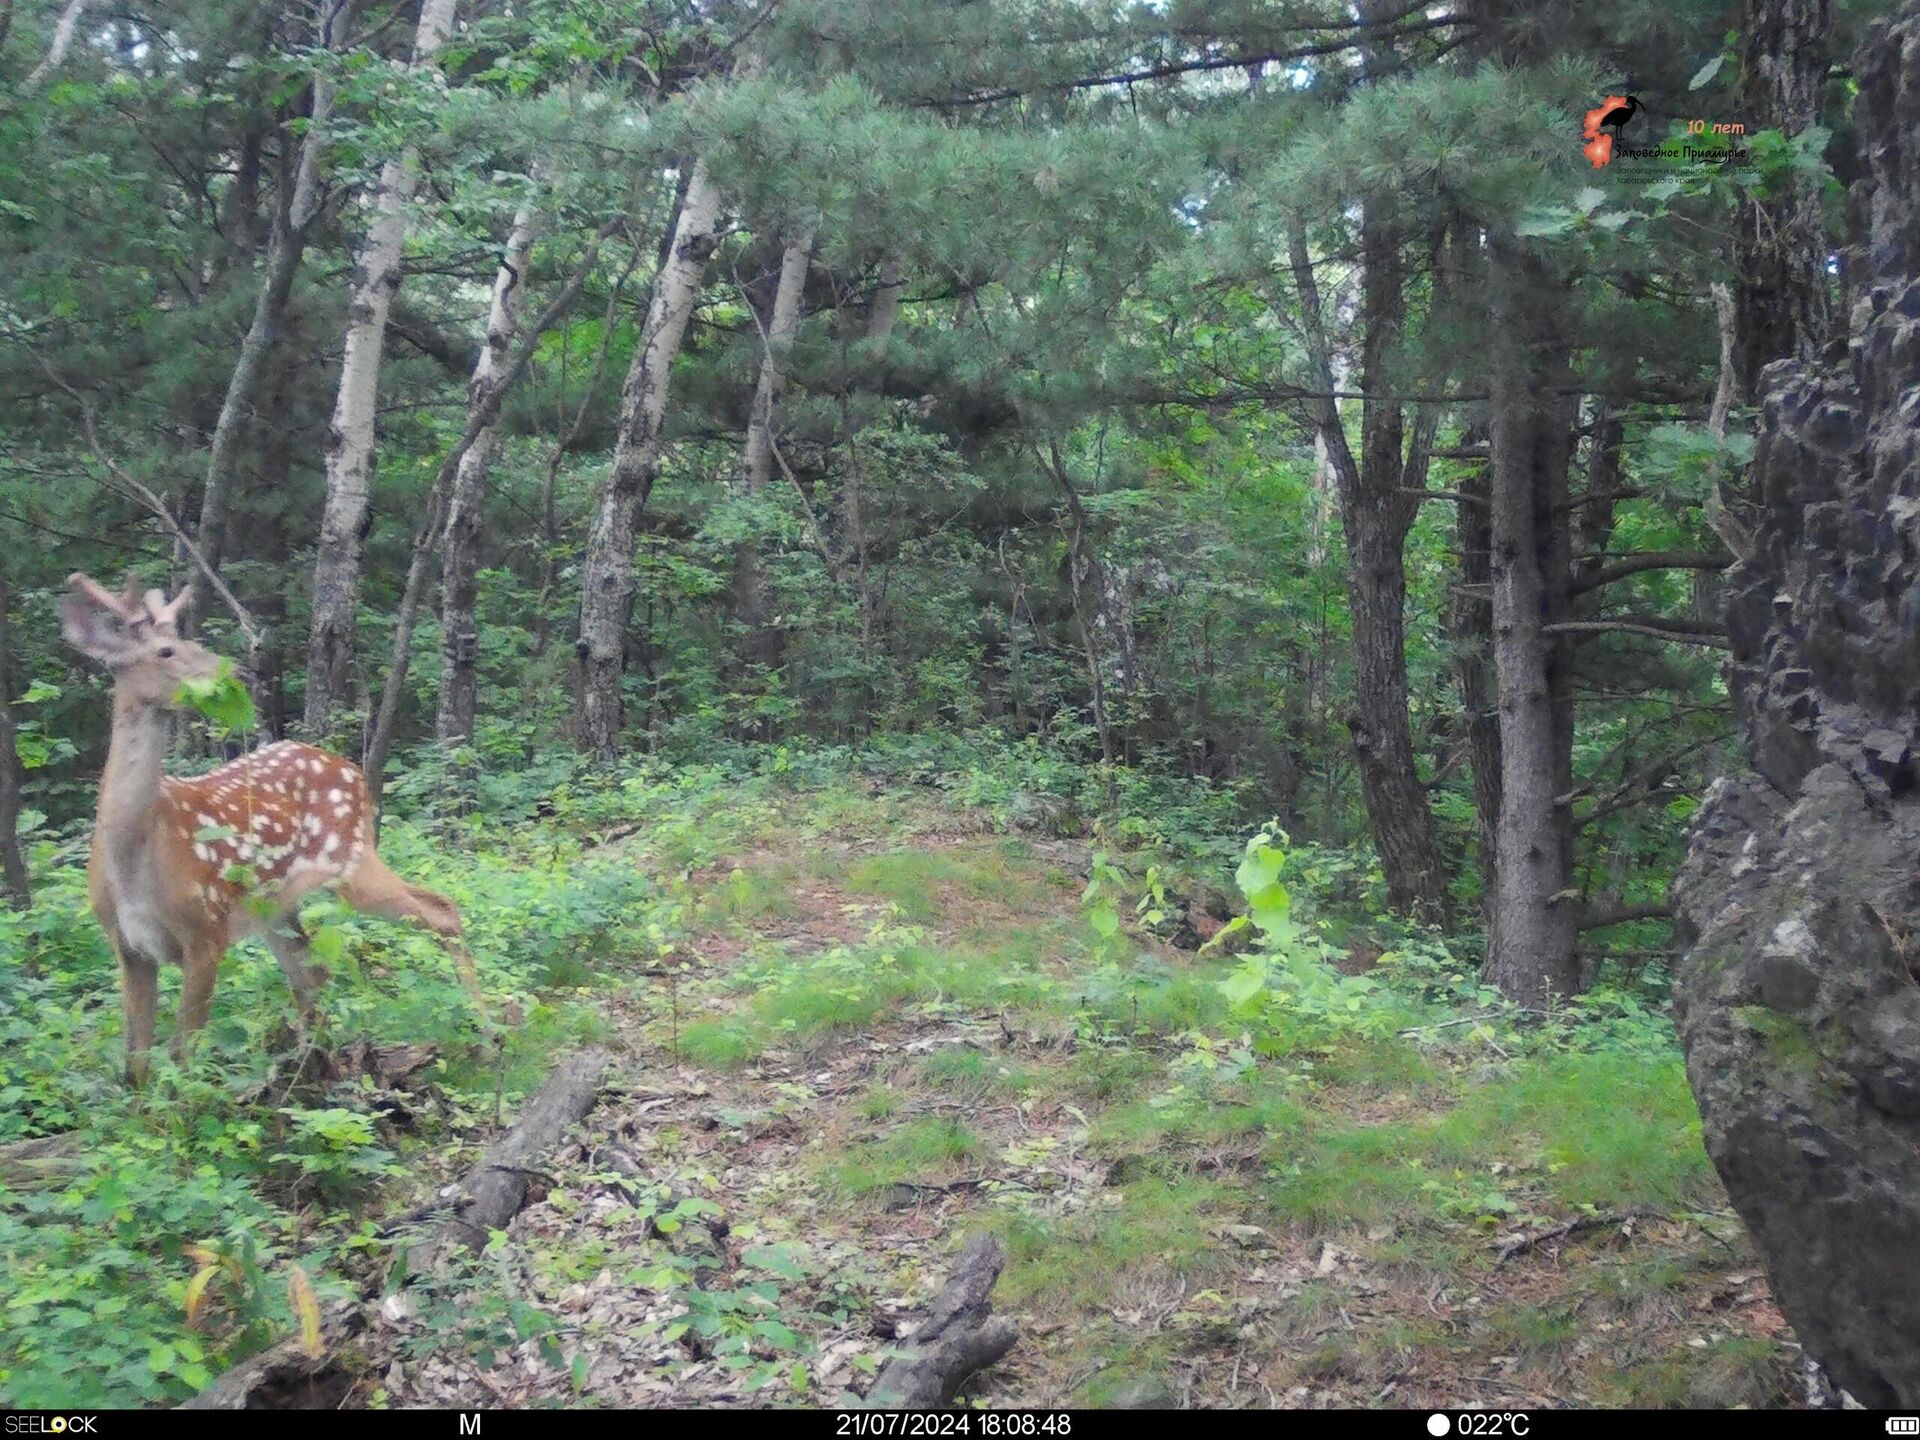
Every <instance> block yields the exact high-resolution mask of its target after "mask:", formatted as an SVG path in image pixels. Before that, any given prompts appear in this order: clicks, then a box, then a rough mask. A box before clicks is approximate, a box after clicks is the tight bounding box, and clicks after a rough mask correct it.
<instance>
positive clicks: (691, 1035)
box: [680, 1020, 766, 1070]
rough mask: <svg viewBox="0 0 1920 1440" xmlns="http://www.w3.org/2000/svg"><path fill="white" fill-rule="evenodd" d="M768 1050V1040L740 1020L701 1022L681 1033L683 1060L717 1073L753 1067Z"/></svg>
mask: <svg viewBox="0 0 1920 1440" xmlns="http://www.w3.org/2000/svg"><path fill="white" fill-rule="evenodd" d="M765 1049H766V1042H765V1040H764V1038H763V1037H762V1036H761V1035H760V1034H759V1033H758V1032H757V1031H756V1030H754V1029H753V1028H752V1027H751V1026H749V1025H746V1024H744V1023H742V1022H740V1021H738V1020H697V1021H695V1022H694V1023H693V1024H691V1025H688V1026H686V1027H685V1028H683V1029H682V1030H681V1031H680V1055H681V1058H682V1059H684V1060H687V1061H690V1062H691V1063H693V1064H695V1065H708V1066H712V1067H713V1068H714V1069H717V1070H726V1069H731V1068H733V1067H734V1066H737V1065H747V1064H750V1063H752V1062H753V1061H755V1060H758V1059H759V1058H760V1056H761V1054H762V1052H763V1051H765Z"/></svg>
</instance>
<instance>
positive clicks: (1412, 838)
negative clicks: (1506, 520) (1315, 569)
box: [1289, 201, 1447, 920]
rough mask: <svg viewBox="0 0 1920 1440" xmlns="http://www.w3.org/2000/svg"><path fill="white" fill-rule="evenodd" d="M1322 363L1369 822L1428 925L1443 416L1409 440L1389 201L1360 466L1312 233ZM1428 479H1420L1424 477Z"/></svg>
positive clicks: (1371, 279)
mask: <svg viewBox="0 0 1920 1440" xmlns="http://www.w3.org/2000/svg"><path fill="white" fill-rule="evenodd" d="M1289 248H1290V256H1291V263H1292V267H1293V274H1294V283H1295V286H1296V287H1297V289H1298V291H1299V294H1300V302H1301V309H1302V311H1303V318H1304V320H1305V330H1306V333H1307V348H1308V352H1309V359H1310V362H1311V364H1312V367H1313V371H1312V376H1311V380H1312V383H1313V384H1314V386H1315V387H1316V388H1317V389H1318V390H1319V391H1321V392H1323V393H1322V394H1321V395H1319V396H1317V397H1316V398H1315V399H1313V400H1312V401H1310V402H1309V409H1310V411H1311V414H1312V416H1313V419H1314V423H1315V428H1316V431H1317V433H1318V435H1319V438H1320V440H1321V441H1322V442H1323V446H1324V450H1325V453H1326V455H1327V457H1328V459H1329V461H1330V462H1331V464H1332V468H1333V474H1334V479H1335V482H1336V485H1337V487H1338V490H1339V493H1340V509H1341V521H1342V525H1343V527H1344V529H1345V532H1346V542H1347V572H1346V581H1347V599H1348V607H1349V611H1350V613H1351V615H1352V620H1353V651H1354V708H1353V712H1352V713H1351V714H1350V715H1349V716H1348V719H1347V725H1348V729H1349V730H1350V731H1351V732H1352V736H1353V747H1354V754H1355V756H1356V758H1357V759H1358V761H1359V768H1360V785H1361V794H1362V798H1363V799H1364V801H1365V803H1366V809H1367V821H1368V828H1369V829H1370V831H1371V832H1372V835H1373V840H1374V845H1375V847H1376V848H1377V849H1378V850H1379V852H1380V867H1381V869H1382V871H1383V872H1384V873H1385V874H1386V877H1387V890H1388V893H1389V895H1390V896H1391V898H1392V903H1393V906H1394V908H1395V909H1396V910H1398V911H1400V912H1401V913H1403V914H1408V915H1413V916H1417V917H1419V918H1423V919H1428V920H1438V919H1440V918H1442V917H1443V916H1444V914H1445V911H1446V901H1447V876H1446V866H1445V863H1444V862H1443V861H1442V859H1441V857H1440V850H1439V846H1438V844H1437V842H1436V841H1435V839H1434V835H1433V822H1432V817H1431V814H1430V812H1429V810H1428V806H1427V790H1426V786H1425V785H1423V784H1422V783H1421V781H1420V774H1419V770H1418V768H1417V766H1416V765H1415V762H1414V753H1413V736H1412V733H1411V730H1410V729H1409V726H1408V723H1407V706H1408V692H1407V656H1406V598H1407V572H1406V540H1407V532H1408V531H1409V530H1410V529H1411V528H1412V525H1413V521H1414V517H1415V516H1416V515H1417V514H1418V513H1419V497H1418V496H1417V495H1415V494H1412V493H1410V492H1412V491H1415V490H1418V489H1421V488H1424V486H1425V483H1426V472H1427V458H1428V455H1429V454H1430V452H1431V448H1432V442H1433V433H1434V423H1435V418H1436V417H1435V415H1434V413H1433V412H1432V411H1431V410H1430V409H1423V410H1422V412H1421V414H1420V417H1419V419H1418V420H1417V422H1416V424H1415V427H1414V435H1413V439H1412V443H1411V445H1410V446H1409V444H1408V441H1407V435H1406V424H1405V417H1404V415H1403V413H1402V409H1401V402H1400V401H1399V400H1398V399H1397V398H1394V397H1393V395H1392V393H1391V392H1392V390H1393V389H1394V387H1395V385H1396V384H1397V383H1398V380H1397V377H1395V376H1393V375H1392V374H1390V373H1389V372H1390V371H1391V370H1392V368H1393V365H1394V362H1395V360H1396V359H1397V358H1398V356H1399V354H1400V350H1401V344H1400V331H1401V327H1402V325H1403V323H1404V321H1405V313H1406V312H1405V304H1406V301H1405V294H1404V288H1403V287H1404V275H1403V273H1402V266H1401V263H1400V255H1399V245H1398V239H1397V236H1396V235H1395V232H1394V228H1393V225H1392V222H1391V219H1390V217H1389V216H1388V215H1387V214H1386V208H1385V204H1384V202H1380V201H1373V202H1369V204H1368V207H1367V211H1366V214H1365V216H1364V218H1363V220H1362V222H1361V251H1362V257H1363V264H1364V266H1365V272H1364V274H1363V275H1362V278H1361V301H1360V309H1361V323H1362V325H1363V326H1364V327H1365V342H1364V347H1363V349H1362V353H1361V389H1362V390H1363V391H1364V392H1365V393H1366V395H1367V397H1368V398H1367V400H1366V404H1365V409H1364V410H1363V411H1362V416H1361V449H1360V458H1359V460H1358V462H1356V461H1355V459H1354V456H1353V452H1352V450H1351V448H1350V447H1349V445H1348V443H1347V436H1346V430H1345V428H1344V427H1343V425H1342V423H1341V418H1340V410H1339V407H1338V406H1337V405H1336V404H1335V403H1334V398H1333V393H1332V392H1333V390H1334V379H1333V371H1334V356H1333V345H1332V341H1331V337H1330V335H1329V332H1328V329H1327V326H1326V317H1325V313H1324V311H1323V309H1322V306H1321V302H1320V292H1319V286H1318V283H1317V282H1316V281H1315V279H1314V275H1313V264H1312V259H1311V257H1310V255H1309V253H1308V251H1307V242H1306V236H1305V233H1304V231H1302V230H1301V229H1299V228H1298V227H1296V228H1295V229H1294V231H1293V233H1292V236H1291V238H1290V241H1289ZM1415 481H1417V482H1418V483H1417V484H1416V483H1414V482H1415Z"/></svg>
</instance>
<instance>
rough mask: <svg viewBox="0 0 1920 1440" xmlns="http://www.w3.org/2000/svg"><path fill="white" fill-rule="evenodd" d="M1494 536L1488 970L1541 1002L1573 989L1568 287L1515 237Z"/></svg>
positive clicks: (1499, 394)
mask: <svg viewBox="0 0 1920 1440" xmlns="http://www.w3.org/2000/svg"><path fill="white" fill-rule="evenodd" d="M1493 258H1494V270H1495V276H1494V281H1493V284H1494V336H1495V338H1494V352H1493V373H1492V376H1491V386H1490V392H1491V402H1492V412H1493V416H1492V430H1493V435H1492V451H1493V457H1492V466H1491V476H1490V485H1491V490H1490V495H1489V500H1490V505H1489V532H1490V533H1489V540H1490V550H1491V555H1490V557H1489V559H1490V568H1491V572H1492V584H1493V667H1494V674H1495V678H1496V683H1497V686H1498V696H1499V700H1498V707H1499V716H1500V813H1499V822H1498V825H1497V826H1496V830H1495V837H1494V846H1495V851H1496V854H1497V856H1498V865H1497V868H1496V869H1495V872H1494V893H1493V905H1492V936H1491V939H1490V943H1489V945H1488V952H1487V967H1486V973H1487V978H1488V980H1489V981H1491V982H1492V983H1493V984H1495V985H1497V986H1498V987H1499V988H1500V990H1501V991H1502V992H1503V993H1504V994H1506V995H1507V996H1508V997H1509V998H1510V999H1513V1000H1515V1001H1518V1002H1519V1003H1521V1004H1523V1005H1540V1004H1543V1003H1545V1002H1546V1001H1547V1000H1548V999H1550V998H1551V997H1553V996H1556V995H1559V996H1566V995H1571V994H1574V993H1575V992H1576V991H1577V990H1578V989H1579V983H1580V975H1579V968H1578V963H1577V961H1576V958H1575V954H1574V941H1575V939H1576V936H1577V933H1578V931H1577V914H1578V907H1577V906H1576V905H1575V904H1574V903H1573V900H1574V896H1573V895H1572V893H1571V891H1572V883H1573V827H1572V824H1571V814H1572V812H1571V810H1570V808H1569V807H1568V806H1567V805H1566V804H1565V803H1560V802H1557V798H1556V797H1559V796H1562V795H1564V794H1566V793H1567V791H1568V790H1570V789H1571V788H1572V783H1571V782H1572V740H1573V736H1572V725H1571V721H1572V688H1571V684H1570V659H1571V655H1570V646H1569V644H1568V642H1567V641H1566V640H1565V639H1564V638H1556V637H1555V636H1552V635H1549V634H1548V633H1546V631H1545V628H1544V627H1545V626H1547V625H1548V624H1551V623H1553V622H1554V621H1556V620H1558V619H1560V618H1561V617H1562V616H1563V615H1564V613H1565V609H1566V604H1567V590H1568V561H1569V555H1568V540H1567V523H1568V519H1567V517H1568V509H1567V504H1566V500H1567V466H1568V463H1569V461H1570V460H1571V458H1572V456H1571V447H1570V438H1571V433H1572V416H1571V414H1570V413H1569V405H1568V401H1567V399H1566V395H1567V391H1568V386H1569V374H1568V363H1567V361H1568V348H1567V342H1566V340H1565V339H1564V338H1563V337H1562V335H1561V333H1560V329H1559V325H1558V323H1557V317H1556V316H1555V314H1554V311H1553V306H1554V305H1555V304H1556V303H1558V296H1559V294H1560V287H1559V286H1557V285H1555V284H1554V281H1553V277H1552V276H1551V275H1549V274H1548V273H1547V270H1546V267H1545V266H1544V265H1542V264H1541V263H1540V262H1539V261H1538V260H1537V259H1536V258H1535V257H1534V256H1532V255H1531V254H1529V253H1528V252H1527V251H1526V250H1524V249H1523V248H1522V247H1520V246H1519V245H1516V244H1512V243H1507V242H1496V245H1495V250H1494V257H1493Z"/></svg>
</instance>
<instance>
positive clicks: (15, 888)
mask: <svg viewBox="0 0 1920 1440" xmlns="http://www.w3.org/2000/svg"><path fill="white" fill-rule="evenodd" d="M12 600H13V597H12V595H11V594H10V593H9V591H8V589H7V577H6V576H5V575H0V882H4V887H5V893H6V894H8V895H10V896H12V897H13V900H14V903H15V904H17V905H19V906H20V908H21V909H23V910H24V909H25V908H26V907H27V906H28V905H29V904H31V903H32V901H33V891H32V888H31V886H30V885H29V884H28V881H27V862H26V857H25V856H24V855H22V854H21V853H20V757H19V755H18V754H17V753H16V751H15V749H14V732H13V671H12V669H11V668H10V667H11V665H12V655H11V653H10V651H9V649H8V644H9V636H8V633H7V606H8V605H9V604H11V603H12Z"/></svg>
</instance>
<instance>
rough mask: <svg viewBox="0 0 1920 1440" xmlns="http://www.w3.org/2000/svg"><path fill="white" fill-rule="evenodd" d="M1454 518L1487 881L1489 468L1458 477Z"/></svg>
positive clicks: (1452, 625)
mask: <svg viewBox="0 0 1920 1440" xmlns="http://www.w3.org/2000/svg"><path fill="white" fill-rule="evenodd" d="M1461 440H1462V441H1463V442H1464V443H1465V444H1468V445H1478V444H1484V443H1485V442H1486V429H1485V427H1484V426H1469V427H1467V429H1466V430H1465V431H1464V432H1463V433H1462V435H1461ZM1459 491H1460V498H1459V500H1458V501H1457V502H1456V507H1455V508H1456V511H1457V513H1456V515H1455V517H1454V531H1453V533H1454V547H1455V548H1456V549H1457V550H1458V551H1459V554H1460V580H1459V584H1458V585H1457V587H1456V588H1455V590H1454V592H1453V594H1452V595H1451V596H1450V597H1449V598H1448V602H1447V638H1448V641H1449V642H1450V645H1451V648H1452V651H1453V673H1454V678H1455V680H1456V681H1457V682H1458V684H1459V686H1460V708H1461V711H1462V713H1463V714H1464V716H1465V718H1466V725H1467V753H1468V756H1469V763H1470V764H1471V766H1472V768H1473V809H1474V815H1475V817H1476V820H1477V824H1478V828H1479V832H1480V873H1481V875H1482V876H1483V877H1485V879H1486V881H1487V882H1488V888H1487V892H1486V896H1487V898H1488V899H1490V898H1491V895H1492V885H1491V882H1492V879H1493V875H1494V873H1495V870H1496V869H1497V867H1498V863H1499V862H1498V856H1499V850H1498V846H1497V842H1496V840H1495V836H1496V833H1497V832H1498V830H1499V825H1500V714H1499V711H1498V709H1497V708H1496V706H1495V703H1494V681H1493V602H1492V598H1491V594H1492V586H1493V570H1492V566H1491V564H1490V563H1489V559H1490V551H1491V547H1492V538H1491V532H1490V530H1489V526H1488V520H1489V516H1488V511H1487V505H1488V484H1487V468H1486V466H1484V465H1483V466H1481V467H1480V468H1479V469H1477V470H1475V471H1474V473H1473V474H1472V475H1470V476H1468V477H1466V478H1465V479H1463V480H1461V481H1460V482H1459ZM1483 903H1484V902H1483Z"/></svg>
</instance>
